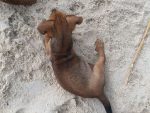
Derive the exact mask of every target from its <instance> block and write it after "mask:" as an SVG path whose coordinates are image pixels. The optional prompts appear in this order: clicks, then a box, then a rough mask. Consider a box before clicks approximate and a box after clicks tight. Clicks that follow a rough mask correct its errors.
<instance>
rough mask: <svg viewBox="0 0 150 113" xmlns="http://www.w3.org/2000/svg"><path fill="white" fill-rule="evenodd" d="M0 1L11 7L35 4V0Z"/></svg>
mask: <svg viewBox="0 0 150 113" xmlns="http://www.w3.org/2000/svg"><path fill="white" fill-rule="evenodd" d="M0 1H3V2H5V3H8V4H13V5H32V4H35V3H36V1H37V0H0Z"/></svg>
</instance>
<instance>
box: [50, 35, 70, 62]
mask: <svg viewBox="0 0 150 113" xmlns="http://www.w3.org/2000/svg"><path fill="white" fill-rule="evenodd" d="M72 47H73V42H72V37H62V38H52V40H51V54H52V59H53V60H54V61H58V60H62V59H68V58H71V55H72Z"/></svg>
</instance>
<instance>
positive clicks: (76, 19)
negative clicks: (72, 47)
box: [66, 15, 83, 31]
mask: <svg viewBox="0 0 150 113" xmlns="http://www.w3.org/2000/svg"><path fill="white" fill-rule="evenodd" d="M66 20H67V22H68V24H69V28H70V29H71V31H73V30H74V29H75V27H76V24H78V25H79V24H81V23H82V21H83V18H82V17H81V16H75V15H67V16H66Z"/></svg>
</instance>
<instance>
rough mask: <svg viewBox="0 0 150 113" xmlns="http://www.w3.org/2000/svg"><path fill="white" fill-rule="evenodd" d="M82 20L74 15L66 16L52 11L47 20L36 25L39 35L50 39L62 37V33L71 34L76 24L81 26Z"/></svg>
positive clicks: (54, 10)
mask: <svg viewBox="0 0 150 113" xmlns="http://www.w3.org/2000/svg"><path fill="white" fill-rule="evenodd" d="M82 21H83V18H82V17H80V16H75V15H66V14H65V13H63V12H60V11H58V10H56V9H53V10H52V13H51V15H50V17H49V19H48V20H43V21H42V22H41V23H40V24H39V25H38V28H37V29H38V31H39V32H40V33H41V34H43V35H44V34H47V35H48V36H49V37H50V38H53V37H57V35H58V34H59V35H62V33H64V32H66V33H67V32H71V33H72V31H73V30H74V29H75V27H76V25H77V24H81V23H82Z"/></svg>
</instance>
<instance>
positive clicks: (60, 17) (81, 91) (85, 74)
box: [38, 9, 112, 113]
mask: <svg viewBox="0 0 150 113" xmlns="http://www.w3.org/2000/svg"><path fill="white" fill-rule="evenodd" d="M82 20H83V19H82V17H78V16H75V15H66V14H64V13H62V12H60V11H58V10H56V9H54V10H52V13H51V15H50V17H49V20H45V21H43V22H41V23H40V25H39V26H38V30H39V32H40V33H42V34H45V38H44V44H45V48H46V51H47V53H48V55H49V56H50V57H51V61H52V67H53V70H54V73H55V75H56V78H57V80H58V82H59V83H60V85H61V86H62V87H63V88H64V89H66V90H67V91H69V92H71V93H74V94H76V95H79V96H82V97H86V98H98V99H99V100H100V101H101V102H102V103H103V105H104V107H105V109H106V111H107V113H112V110H111V106H110V103H109V101H108V99H107V98H106V96H105V94H104V65H105V53H104V44H103V42H101V41H100V40H97V41H96V43H95V44H96V49H95V50H96V51H97V52H98V54H99V59H98V61H97V62H96V64H95V65H93V66H90V65H89V64H88V63H87V62H85V61H84V60H83V59H81V58H80V57H78V56H77V55H76V53H75V52H74V50H73V48H72V46H73V41H72V31H73V30H74V29H75V26H76V24H81V23H82ZM91 67H92V68H91Z"/></svg>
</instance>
